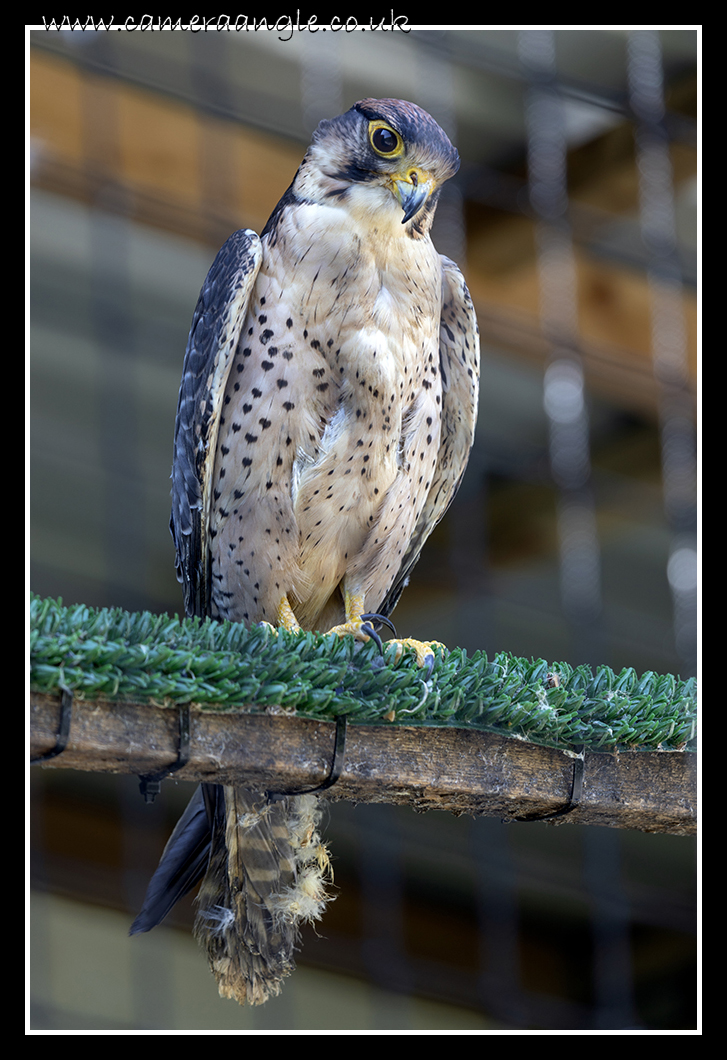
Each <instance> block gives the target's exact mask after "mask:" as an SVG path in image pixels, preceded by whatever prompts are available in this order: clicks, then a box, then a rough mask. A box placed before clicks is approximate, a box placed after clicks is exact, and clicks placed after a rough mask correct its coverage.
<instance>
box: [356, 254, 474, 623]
mask: <svg viewBox="0 0 727 1060" xmlns="http://www.w3.org/2000/svg"><path fill="white" fill-rule="evenodd" d="M441 262H442V316H441V320H440V325H439V367H440V371H441V373H442V433H441V439H440V443H439V454H438V457H437V466H436V469H435V472H434V478H433V479H432V484H431V486H430V489H429V493H428V495H427V500H426V503H425V505H424V508H423V510H422V513H421V515H420V516H419V519H418V520H417V524H416V527H415V528H414V533H413V534H412V537H411V541H410V542H409V547H408V549H407V550H406V552H405V553H404V558H403V560H402V564H401V568H400V570H399V573H398V574H397V576H396V580H395V582H394V584H393V585H392V587H391V589H390V590H389V592H388V593H387V594H386V597H385V599H384V602H383V604H382V605H381V607H379V608H377V612H378V613H379V614H381V615H384V616H386V615H390V614H391V612H392V611H393V610H394V608H395V607H396V604H397V603H398V600H399V597H400V596H401V594H402V592H403V591H404V587H405V585H406V583H407V581H408V579H409V575H410V573H411V571H412V569H413V568H414V565H415V564H416V562H417V560H418V559H419V556H420V554H421V551H422V548H423V547H424V542H425V541H426V540H427V538H428V537H429V535H430V534H431V532H432V530H433V529H434V527H435V526H436V525H437V523H438V522H439V521H440V519H442V517H443V516H444V514H445V512H446V511H447V509H448V508H449V506H450V504H451V503H452V501H453V500H454V496H455V494H456V492H457V490H458V489H459V485H460V483H461V481H462V476H463V475H464V472H465V468H466V467H467V461H468V459H469V455H470V450H471V449H472V443H473V442H474V437H475V426H476V423H477V409H478V404H479V392H480V336H479V330H478V328H477V318H476V316H475V309H474V306H473V305H472V299H471V298H470V293H469V291H468V290H467V284H466V283H465V281H464V276H463V275H462V273H461V272H460V270H459V268H458V267H457V265H455V263H454V262H453V261H450V260H449V258H445V257H442V258H441Z"/></svg>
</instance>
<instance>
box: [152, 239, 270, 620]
mask: <svg viewBox="0 0 727 1060" xmlns="http://www.w3.org/2000/svg"><path fill="white" fill-rule="evenodd" d="M261 259H262V250H261V245H260V238H259V236H258V235H257V234H256V233H255V232H252V231H250V230H249V229H243V230H241V231H239V232H235V233H234V235H232V236H230V238H229V239H228V240H227V242H226V243H225V245H224V246H223V247H222V249H221V250H220V252H219V254H218V255H217V257H216V258H215V260H214V262H213V263H212V266H211V268H210V271H209V272H208V273H207V277H206V279H205V282H204V284H203V285H202V290H201V291H200V294H199V299H198V301H197V306H196V308H195V311H194V316H193V317H192V326H191V329H190V332H189V339H188V341H187V351H186V353H185V357H184V368H183V372H182V383H181V386H180V389H179V403H178V405H177V419H176V423H175V427H174V464H173V468H172V518H171V523H170V529H171V532H172V537H173V539H174V546H175V549H176V553H177V558H176V569H177V579H178V580H179V581H180V582H181V583H182V586H183V588H184V607H185V611H186V613H187V614H188V615H199V616H201V617H204V616H205V615H206V614H207V613H208V608H209V584H208V582H209V578H208V550H207V531H208V520H209V510H210V489H211V482H212V474H213V470H214V460H215V451H216V448H217V434H218V430H219V423H220V410H221V407H222V401H223V398H224V394H225V387H226V385H227V377H228V375H229V372H230V367H231V365H232V361H233V357H234V354H235V349H236V348H237V343H238V341H239V338H240V332H241V330H242V326H243V324H244V322H245V315H246V312H247V305H248V301H249V298H250V292H251V290H252V288H253V285H254V283H255V279H256V277H257V274H258V271H259V269H260V262H261Z"/></svg>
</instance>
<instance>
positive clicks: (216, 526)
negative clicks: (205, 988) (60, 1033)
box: [132, 99, 479, 1004]
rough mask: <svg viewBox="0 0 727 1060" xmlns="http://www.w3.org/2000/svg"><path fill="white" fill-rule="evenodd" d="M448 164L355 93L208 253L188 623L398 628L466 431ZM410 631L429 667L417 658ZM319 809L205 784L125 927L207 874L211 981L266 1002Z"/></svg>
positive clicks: (178, 531) (186, 438)
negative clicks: (253, 215) (434, 229)
mask: <svg viewBox="0 0 727 1060" xmlns="http://www.w3.org/2000/svg"><path fill="white" fill-rule="evenodd" d="M458 168H459V156H458V154H457V151H456V150H455V148H454V147H453V146H452V144H451V143H450V141H449V139H448V138H447V136H446V135H445V133H444V132H443V131H442V129H441V128H440V127H439V125H437V123H436V122H435V121H434V120H433V118H431V117H430V115H429V114H427V113H426V112H425V111H424V110H422V109H421V108H420V107H418V106H416V105H415V104H413V103H407V102H404V101H401V100H394V99H379V100H376V99H364V100H361V101H360V102H358V103H356V104H355V105H354V106H353V107H352V108H351V109H350V110H349V111H347V112H346V113H345V114H342V115H340V116H339V117H337V118H334V119H333V120H331V121H323V122H321V123H320V125H319V126H318V128H317V129H316V131H315V133H314V135H313V139H312V142H311V144H310V147H309V148H308V150H307V152H306V154H305V157H304V158H303V161H302V163H301V165H300V167H299V169H298V171H297V173H296V175H295V178H294V180H293V183H292V184H291V185H290V187H289V188H288V190H287V191H286V192H285V194H284V195H283V197H282V199H281V200H280V202H279V203H278V205H277V206H276V207H275V209H274V210H273V213H272V215H271V217H270V219H269V221H268V222H267V224H266V225H265V228H264V229H263V232H262V234H261V235H260V236H257V235H256V234H255V232H252V231H250V230H243V231H239V232H236V233H235V234H234V235H233V236H231V237H230V239H228V241H227V242H226V243H225V245H224V246H223V247H222V249H221V250H220V252H219V254H218V255H217V257H216V259H215V261H214V263H213V265H212V267H211V269H210V271H209V274H208V276H207V278H206V280H205V282H204V285H203V287H202V291H201V293H200V296H199V301H198V303H197V307H196V309H195V312H194V317H193V320H192V327H191V331H190V335H189V342H188V345H187V351H186V356H185V361H184V371H183V376H182V383H181V389H180V394H179V405H178V410H177V420H176V427H175V447H174V465H173V470H172V520H171V530H172V536H173V538H174V543H175V546H176V556H177V560H176V563H177V576H178V578H179V580H180V582H181V583H182V585H183V588H184V601H185V609H186V612H187V614H188V615H198V616H209V617H212V618H218V619H230V620H233V621H236V622H243V623H246V624H252V623H259V622H267V623H269V624H271V625H272V626H274V627H283V628H284V629H286V630H288V631H291V632H296V631H299V630H317V631H320V632H334V633H336V634H338V635H339V636H346V635H352V636H354V637H356V638H357V639H359V640H366V639H367V638H368V637H369V636H373V637H375V638H376V637H377V633H376V632H375V627H376V628H380V624H381V623H382V622H383V621H384V620H388V616H389V615H390V614H391V612H392V610H393V608H394V607H395V605H396V603H397V601H398V599H399V597H400V595H401V592H402V590H403V588H404V586H405V585H406V582H407V580H408V577H409V574H410V572H411V570H412V568H413V566H414V564H415V563H416V562H417V560H418V558H419V555H420V553H421V550H422V547H423V545H424V542H425V541H426V539H427V537H428V536H429V534H430V533H431V532H432V530H433V528H434V527H435V525H436V524H437V523H438V522H439V520H440V519H441V518H442V516H443V515H444V513H445V511H446V509H447V508H448V506H449V504H450V502H451V501H452V498H453V497H454V494H455V492H456V490H457V488H458V486H459V483H460V481H461V478H462V475H463V473H464V469H465V466H466V464H467V459H468V456H469V452H470V449H471V446H472V442H473V436H474V429H475V420H476V415H477V403H478V378H479V338H478V330H477V323H476V319H475V314H474V310H473V306H472V302H471V299H470V296H469V292H468V290H467V286H466V284H465V282H464V278H463V276H462V273H461V272H460V270H459V269H458V267H457V266H456V265H455V264H454V262H452V261H450V260H449V259H447V258H445V257H442V256H440V255H439V254H438V253H437V252H436V250H435V248H434V245H433V243H432V241H431V238H430V228H431V224H432V220H433V217H434V211H435V208H436V204H437V200H438V198H439V193H440V189H441V186H442V184H443V183H444V182H445V181H446V180H448V179H449V178H450V177H452V176H453V175H454V174H455V173H456V172H457V169H458ZM404 643H406V642H404ZM413 643H414V647H415V649H416V650H417V653H418V662H419V663H420V665H421V664H422V663H423V661H424V657H425V656H426V653H427V651H429V652H431V649H428V648H427V646H426V645H420V644H419V643H418V642H413ZM412 662H413V661H412ZM413 664H414V663H413ZM319 817H320V807H319V799H318V797H317V796H313V795H305V794H303V795H298V796H295V795H293V796H286V797H284V798H277V799H273V798H271V797H270V796H269V795H266V794H265V793H264V792H262V793H261V792H250V791H247V790H245V789H243V788H242V787H238V786H225V787H222V786H220V785H210V784H205V785H202V787H201V788H200V789H198V792H197V794H196V795H195V796H194V798H193V799H192V801H191V803H190V804H189V806H188V808H187V810H186V812H185V814H184V815H183V817H182V818H181V820H180V821H179V823H178V825H177V827H176V828H175V830H174V832H173V834H172V837H171V838H170V840H169V843H168V844H167V847H166V848H165V851H164V854H163V856H162V860H161V862H160V865H159V868H158V869H157V872H156V873H155V875H154V877H153V878H152V881H151V883H150V885H149V890H148V892H147V896H146V899H145V902H144V906H143V908H142V911H141V912H140V914H139V916H138V917H137V919H136V921H135V922H134V924H133V926H132V933H137V932H140V931H148V930H149V929H150V928H152V927H154V925H155V924H157V923H159V922H160V920H162V919H163V917H164V916H165V915H166V913H167V912H168V911H169V909H171V907H172V905H173V904H174V902H175V901H176V900H177V899H178V898H179V897H180V896H181V895H182V894H184V893H186V891H188V890H189V889H190V888H191V887H192V886H193V885H194V884H195V883H196V882H197V881H198V880H199V879H203V882H202V886H201V888H200V892H199V896H198V906H197V909H198V912H197V919H196V925H195V931H196V934H197V935H198V936H199V938H200V939H201V941H202V942H203V944H204V945H205V946H206V948H207V952H208V957H209V961H210V965H211V967H212V970H213V972H214V975H215V977H216V979H217V982H218V986H219V990H220V993H221V994H222V995H223V996H227V997H233V998H236V999H237V1000H238V1001H240V1002H241V1003H245V1002H247V1003H251V1004H259V1003H261V1002H263V1001H265V1000H266V999H267V997H268V996H270V995H272V994H277V993H278V992H279V990H280V986H281V982H282V980H283V978H284V977H285V976H286V975H287V974H288V973H289V972H290V971H291V970H292V967H293V952H294V949H295V946H296V943H297V939H298V925H299V924H300V923H301V922H302V921H304V920H312V919H317V918H318V917H319V916H320V914H321V912H322V909H323V907H324V905H325V902H326V900H327V897H328V895H327V893H326V882H327V878H328V871H329V870H328V856H327V852H326V848H325V846H324V844H323V843H322V842H321V839H320V836H319V831H318V825H319Z"/></svg>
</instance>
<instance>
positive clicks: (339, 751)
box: [266, 714, 348, 801]
mask: <svg viewBox="0 0 727 1060" xmlns="http://www.w3.org/2000/svg"><path fill="white" fill-rule="evenodd" d="M347 730H348V717H347V715H346V714H339V715H338V717H337V718H336V742H335V744H334V746H333V759H332V761H331V769H330V772H329V774H328V776H327V777H326V779H325V780H324V781H323V783H322V784H317V785H316V786H315V787H314V788H304V789H303V790H302V791H284V792H283V791H280V792H277V791H268V792H266V795H267V797H268V798H269V799H272V800H273V801H277V800H279V799H287V798H288V797H292V796H294V795H314V794H316V793H317V792H319V791H325V790H326V788H332V787H333V785H334V784H335V783H336V781H337V780H338V779H339V777H340V776H341V774H342V773H343V763H344V760H345V758H346V732H347Z"/></svg>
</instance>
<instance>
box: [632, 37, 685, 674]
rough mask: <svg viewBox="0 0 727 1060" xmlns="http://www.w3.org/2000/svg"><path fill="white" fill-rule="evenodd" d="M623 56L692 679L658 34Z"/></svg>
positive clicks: (680, 380)
mask: <svg viewBox="0 0 727 1060" xmlns="http://www.w3.org/2000/svg"><path fill="white" fill-rule="evenodd" d="M627 56H628V78H629V92H630V104H631V109H632V111H633V114H634V116H635V119H636V125H635V141H636V158H637V164H638V171H639V194H640V208H641V217H640V220H641V233H642V238H643V241H644V244H645V246H646V248H647V252H648V254H649V261H648V269H647V272H648V278H649V285H650V288H651V307H652V315H651V334H652V352H653V363H654V374H655V377H656V379H657V382H658V384H659V418H660V428H661V456H662V476H663V490H664V508H665V511H666V516H667V519H668V522H669V526H670V528H671V531H672V544H671V551H670V556H669V560H668V565H667V577H668V580H669V586H670V588H671V592H672V597H673V602H674V638H675V641H676V646H677V651H678V653H679V655H680V656H681V658H682V660H683V662H684V666H685V668H686V672H685V675H684V676H687V675H692V674H695V673H696V664H697V589H698V573H697V572H698V562H697V464H696V441H695V431H694V424H693V417H692V400H691V396H690V393H689V369H688V363H687V341H686V327H685V321H684V311H683V305H682V298H681V293H682V287H683V278H682V271H681V267H680V262H679V247H678V241H677V234H676V210H675V199H674V185H673V181H672V166H671V158H670V155H669V137H668V132H667V128H666V124H665V118H666V109H665V106H664V75H663V66H662V55H661V43H660V40H659V34H658V32H657V31H656V30H638V31H634V32H632V33H630V34H629V38H628V44H627Z"/></svg>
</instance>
